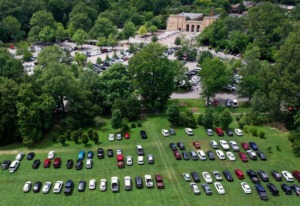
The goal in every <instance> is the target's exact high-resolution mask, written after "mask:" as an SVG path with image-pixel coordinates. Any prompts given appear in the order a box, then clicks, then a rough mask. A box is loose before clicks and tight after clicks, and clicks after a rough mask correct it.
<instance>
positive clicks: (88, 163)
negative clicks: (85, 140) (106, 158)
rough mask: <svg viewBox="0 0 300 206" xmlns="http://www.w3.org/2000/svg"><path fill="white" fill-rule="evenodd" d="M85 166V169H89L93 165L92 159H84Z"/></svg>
mask: <svg viewBox="0 0 300 206" xmlns="http://www.w3.org/2000/svg"><path fill="white" fill-rule="evenodd" d="M85 167H86V168H87V169H91V168H92V167H93V160H92V159H87V160H86V164H85Z"/></svg>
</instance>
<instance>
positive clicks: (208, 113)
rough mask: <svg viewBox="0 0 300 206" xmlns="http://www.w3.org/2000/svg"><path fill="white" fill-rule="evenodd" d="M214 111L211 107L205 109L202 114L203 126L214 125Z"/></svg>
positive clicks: (209, 126)
mask: <svg viewBox="0 0 300 206" xmlns="http://www.w3.org/2000/svg"><path fill="white" fill-rule="evenodd" d="M213 114H214V111H213V109H211V108H208V109H206V110H205V114H204V115H203V119H202V125H203V127H204V128H212V127H213V126H214V115H213Z"/></svg>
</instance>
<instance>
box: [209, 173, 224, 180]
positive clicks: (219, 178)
mask: <svg viewBox="0 0 300 206" xmlns="http://www.w3.org/2000/svg"><path fill="white" fill-rule="evenodd" d="M212 173H213V175H214V176H215V178H216V180H218V181H220V180H223V177H222V175H221V173H220V172H219V171H213V172H212Z"/></svg>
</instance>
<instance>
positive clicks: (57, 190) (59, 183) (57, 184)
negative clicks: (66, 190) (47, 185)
mask: <svg viewBox="0 0 300 206" xmlns="http://www.w3.org/2000/svg"><path fill="white" fill-rule="evenodd" d="M63 185H64V183H63V182H62V181H56V182H55V185H54V187H53V193H55V194H58V193H60V192H61V189H62V187H63Z"/></svg>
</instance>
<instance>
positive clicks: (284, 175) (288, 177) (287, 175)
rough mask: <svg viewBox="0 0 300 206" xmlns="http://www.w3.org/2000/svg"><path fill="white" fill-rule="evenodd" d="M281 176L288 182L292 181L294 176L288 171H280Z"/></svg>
mask: <svg viewBox="0 0 300 206" xmlns="http://www.w3.org/2000/svg"><path fill="white" fill-rule="evenodd" d="M281 173H282V176H283V177H284V178H285V179H286V181H288V182H293V181H294V178H293V176H292V174H291V173H290V172H288V171H282V172H281Z"/></svg>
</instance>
